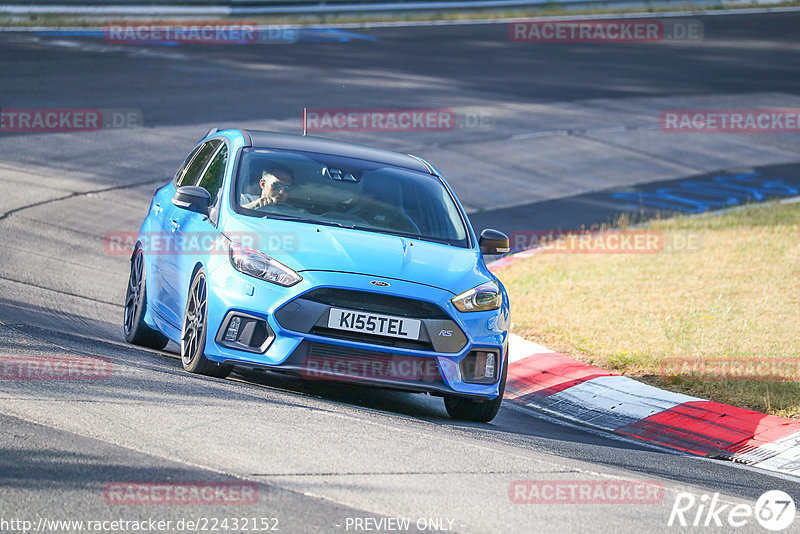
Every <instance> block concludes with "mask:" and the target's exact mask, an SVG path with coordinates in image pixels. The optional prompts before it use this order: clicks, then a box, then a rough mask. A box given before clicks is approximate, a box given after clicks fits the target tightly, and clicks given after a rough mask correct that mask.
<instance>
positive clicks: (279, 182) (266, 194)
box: [242, 164, 294, 209]
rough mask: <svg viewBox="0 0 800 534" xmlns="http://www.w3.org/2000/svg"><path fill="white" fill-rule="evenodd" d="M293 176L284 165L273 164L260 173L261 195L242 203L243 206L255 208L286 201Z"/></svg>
mask: <svg viewBox="0 0 800 534" xmlns="http://www.w3.org/2000/svg"><path fill="white" fill-rule="evenodd" d="M293 182H294V177H293V175H292V170H291V169H290V168H289V167H287V166H285V165H280V164H278V165H275V166H273V167H272V168H270V170H268V171H264V172H263V173H261V180H260V181H259V185H260V186H261V196H260V197H259V198H257V199H255V200H253V201H252V202H248V203H247V204H242V207H243V208H247V209H255V208H261V207H263V206H266V205H268V204H277V203H279V202H286V199H287V198H288V197H289V191H290V190H291V188H292V184H293Z"/></svg>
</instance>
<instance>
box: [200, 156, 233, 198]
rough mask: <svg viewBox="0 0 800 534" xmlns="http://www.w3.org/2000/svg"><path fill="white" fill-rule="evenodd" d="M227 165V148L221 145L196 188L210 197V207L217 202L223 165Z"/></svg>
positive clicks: (222, 176)
mask: <svg viewBox="0 0 800 534" xmlns="http://www.w3.org/2000/svg"><path fill="white" fill-rule="evenodd" d="M227 163H228V147H227V146H226V145H225V144H223V145H222V146H221V147H220V149H219V152H217V155H216V156H214V159H212V160H211V164H210V165H209V166H208V170H206V172H205V174H203V177H202V178H200V182H198V184H197V185H198V186H200V187H202V188H203V189H205V190H206V191H208V193H209V194H210V195H211V205H212V206H213V205H214V204H215V203H216V201H217V196H218V195H219V190H220V188H221V187H222V179H223V178H224V177H225V165H226V164H227Z"/></svg>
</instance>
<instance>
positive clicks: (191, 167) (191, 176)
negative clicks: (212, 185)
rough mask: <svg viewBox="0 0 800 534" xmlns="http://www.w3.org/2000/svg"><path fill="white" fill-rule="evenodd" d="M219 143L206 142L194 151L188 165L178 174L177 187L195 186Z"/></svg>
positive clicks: (214, 141) (215, 141) (213, 141)
mask: <svg viewBox="0 0 800 534" xmlns="http://www.w3.org/2000/svg"><path fill="white" fill-rule="evenodd" d="M220 143H221V141H217V140H212V141H208V142H206V143H204V144H202V145H200V146H199V147H198V148H197V149H196V150H195V151H194V156H193V157H190V158H188V159H187V161H188V163H187V164H186V165H184V168H183V169H181V171H180V172H178V176H177V182H178V187H181V186H184V185H195V184H197V180H198V178H200V173H201V172H203V169H205V168H206V164H207V163H208V160H210V159H211V156H213V155H214V151H215V150H217V147H218V146H219V144H220Z"/></svg>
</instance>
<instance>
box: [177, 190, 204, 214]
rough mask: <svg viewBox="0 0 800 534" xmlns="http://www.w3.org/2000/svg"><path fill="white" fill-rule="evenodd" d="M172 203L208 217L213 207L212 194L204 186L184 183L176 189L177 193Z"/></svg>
mask: <svg viewBox="0 0 800 534" xmlns="http://www.w3.org/2000/svg"><path fill="white" fill-rule="evenodd" d="M172 203H173V204H175V205H176V206H178V207H179V208H182V209H185V210H189V211H193V212H195V213H199V214H201V215H205V216H206V217H208V211H209V208H210V207H211V195H210V194H209V192H208V191H206V190H205V189H203V188H202V187H197V186H194V185H184V186H182V187H179V188H178V189H177V190H175V194H174V195H173V196H172Z"/></svg>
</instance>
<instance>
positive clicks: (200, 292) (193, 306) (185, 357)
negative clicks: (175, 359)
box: [181, 269, 233, 378]
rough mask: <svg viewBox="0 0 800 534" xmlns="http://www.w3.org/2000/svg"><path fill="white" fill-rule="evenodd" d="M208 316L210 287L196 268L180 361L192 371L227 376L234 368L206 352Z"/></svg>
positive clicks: (185, 317)
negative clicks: (207, 356) (209, 357)
mask: <svg viewBox="0 0 800 534" xmlns="http://www.w3.org/2000/svg"><path fill="white" fill-rule="evenodd" d="M207 319H208V289H207V286H206V274H205V272H203V269H200V270H199V271H197V274H195V275H194V278H193V279H192V285H191V286H190V287H189V298H188V299H186V311H185V312H184V314H183V329H182V330H181V363H183V368H184V369H186V370H187V371H189V372H190V373H197V374H200V375H206V376H214V377H217V378H225V377H226V376H228V375H229V374H231V370H232V369H233V368H232V367H231V366H230V365H221V364H218V363H217V362H212V361H211V360H209V359H208V358H206V355H205V349H206V328H207V325H206V321H207Z"/></svg>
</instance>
